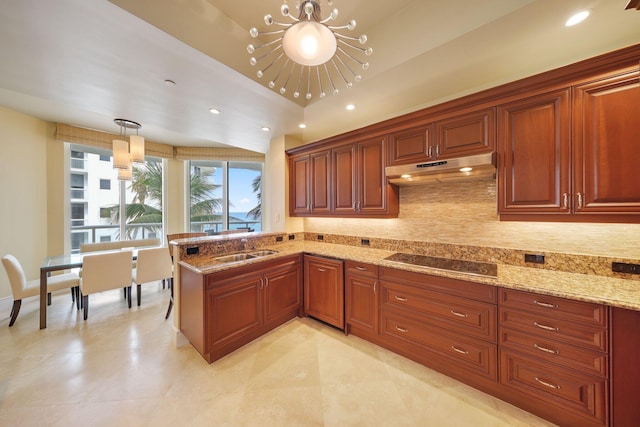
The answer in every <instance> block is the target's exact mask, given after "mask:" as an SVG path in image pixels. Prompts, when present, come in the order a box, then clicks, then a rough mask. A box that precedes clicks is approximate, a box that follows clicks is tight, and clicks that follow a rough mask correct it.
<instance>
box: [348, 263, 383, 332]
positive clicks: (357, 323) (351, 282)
mask: <svg viewBox="0 0 640 427" xmlns="http://www.w3.org/2000/svg"><path fill="white" fill-rule="evenodd" d="M377 282H378V280H377V278H372V277H367V276H359V275H353V274H347V275H346V276H345V294H346V295H345V312H346V313H345V315H346V322H347V325H348V328H349V330H350V331H356V335H359V333H358V332H364V334H366V335H367V336H375V335H377V333H378V296H377V294H378V283H377Z"/></svg>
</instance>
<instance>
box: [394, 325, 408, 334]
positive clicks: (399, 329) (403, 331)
mask: <svg viewBox="0 0 640 427" xmlns="http://www.w3.org/2000/svg"><path fill="white" fill-rule="evenodd" d="M396 331H400V332H402V333H407V332H409V330H408V329H406V328H401V327H400V326H396Z"/></svg>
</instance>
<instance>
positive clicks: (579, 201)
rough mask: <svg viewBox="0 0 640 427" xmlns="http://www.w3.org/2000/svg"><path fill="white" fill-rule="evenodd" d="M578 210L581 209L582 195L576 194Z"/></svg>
mask: <svg viewBox="0 0 640 427" xmlns="http://www.w3.org/2000/svg"><path fill="white" fill-rule="evenodd" d="M577 196H578V209H582V193H578V194H577Z"/></svg>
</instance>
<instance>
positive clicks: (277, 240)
mask: <svg viewBox="0 0 640 427" xmlns="http://www.w3.org/2000/svg"><path fill="white" fill-rule="evenodd" d="M283 240H284V238H283V237H282V236H277V237H276V242H282V241H283Z"/></svg>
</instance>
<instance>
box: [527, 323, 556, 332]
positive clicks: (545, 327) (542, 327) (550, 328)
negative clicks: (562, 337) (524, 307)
mask: <svg viewBox="0 0 640 427" xmlns="http://www.w3.org/2000/svg"><path fill="white" fill-rule="evenodd" d="M533 326H535V327H536V328H540V329H544V330H545V331H554V332H557V331H559V330H560V328H554V327H553V326H547V325H541V324H540V323H538V322H533Z"/></svg>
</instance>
